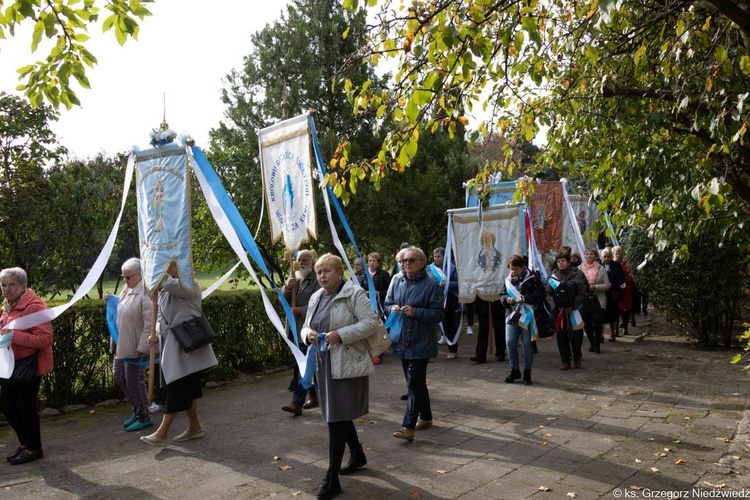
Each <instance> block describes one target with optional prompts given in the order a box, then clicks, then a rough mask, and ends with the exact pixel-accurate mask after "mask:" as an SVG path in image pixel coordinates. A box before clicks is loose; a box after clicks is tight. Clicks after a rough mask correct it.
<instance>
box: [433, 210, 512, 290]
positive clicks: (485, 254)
mask: <svg viewBox="0 0 750 500" xmlns="http://www.w3.org/2000/svg"><path fill="white" fill-rule="evenodd" d="M448 218H449V221H448V223H449V224H451V227H452V232H453V238H454V241H455V244H456V249H455V256H456V269H457V271H458V300H459V302H473V301H474V300H475V298H476V297H477V296H479V297H480V298H481V299H484V300H488V301H493V300H497V299H498V298H499V297H500V288H501V286H502V283H503V280H504V279H505V277H506V276H507V274H508V259H509V258H510V256H511V255H513V254H518V255H523V253H524V251H523V249H524V239H525V238H524V213H523V209H522V205H505V206H494V207H488V208H485V209H479V208H460V209H456V210H449V211H448Z"/></svg>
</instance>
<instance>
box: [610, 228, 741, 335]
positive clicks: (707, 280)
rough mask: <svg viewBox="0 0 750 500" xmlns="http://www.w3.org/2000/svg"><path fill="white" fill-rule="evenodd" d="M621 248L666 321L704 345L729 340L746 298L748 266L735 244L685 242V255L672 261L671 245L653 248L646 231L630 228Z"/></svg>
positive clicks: (711, 240)
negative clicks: (669, 247)
mask: <svg viewBox="0 0 750 500" xmlns="http://www.w3.org/2000/svg"><path fill="white" fill-rule="evenodd" d="M623 248H624V249H625V257H626V259H627V261H628V263H629V269H630V271H631V274H632V275H633V278H634V279H635V281H636V284H637V285H638V288H639V289H640V290H642V291H645V292H647V293H648V294H649V300H650V302H651V304H653V305H654V306H655V307H657V308H658V309H659V310H660V311H662V312H663V313H665V315H666V316H667V319H668V320H669V321H670V322H672V323H675V324H677V325H679V326H681V327H682V328H684V329H685V330H686V331H687V332H688V334H689V336H690V337H692V338H694V339H696V340H697V341H698V342H699V343H700V344H701V345H702V346H704V347H708V348H715V347H718V346H723V347H725V348H729V347H730V346H731V345H732V340H733V339H732V337H733V328H734V323H735V321H737V320H738V319H739V318H740V314H741V311H742V308H743V307H747V303H748V289H747V283H748V268H747V265H746V264H745V262H744V255H743V253H742V252H741V251H740V249H739V248H738V247H736V246H730V245H724V246H718V245H716V243H715V241H714V240H713V239H712V238H710V237H708V236H706V237H703V238H700V239H699V240H698V241H696V242H695V243H694V244H691V245H689V246H688V248H687V250H688V252H689V257H688V258H687V259H686V260H678V261H673V257H672V255H673V253H672V250H671V249H665V250H662V251H655V250H654V248H653V242H652V241H651V240H650V239H649V237H648V235H647V234H646V232H645V231H644V230H641V229H633V230H631V231H630V232H629V233H628V235H627V236H626V237H625V239H624V243H623ZM652 251H653V256H652V257H651V258H650V260H649V261H648V262H647V264H646V265H645V266H644V267H643V269H641V270H638V269H637V267H638V264H639V263H640V262H643V260H644V259H645V258H646V256H647V254H649V253H650V252H652Z"/></svg>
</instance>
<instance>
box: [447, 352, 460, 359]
mask: <svg viewBox="0 0 750 500" xmlns="http://www.w3.org/2000/svg"><path fill="white" fill-rule="evenodd" d="M456 358H458V353H457V352H449V353H448V355H447V356H446V357H445V359H456Z"/></svg>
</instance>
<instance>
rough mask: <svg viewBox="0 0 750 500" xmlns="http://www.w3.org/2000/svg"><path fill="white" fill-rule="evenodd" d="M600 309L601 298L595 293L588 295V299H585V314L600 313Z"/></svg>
mask: <svg viewBox="0 0 750 500" xmlns="http://www.w3.org/2000/svg"><path fill="white" fill-rule="evenodd" d="M600 309H601V304H600V303H599V298H598V297H597V296H596V294H595V293H594V292H589V293H587V294H586V298H585V299H583V312H587V313H593V312H599V310H600Z"/></svg>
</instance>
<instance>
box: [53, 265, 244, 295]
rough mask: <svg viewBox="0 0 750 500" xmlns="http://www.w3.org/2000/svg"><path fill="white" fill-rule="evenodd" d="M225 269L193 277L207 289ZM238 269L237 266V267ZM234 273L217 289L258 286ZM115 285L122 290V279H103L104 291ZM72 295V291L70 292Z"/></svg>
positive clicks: (111, 288) (239, 288)
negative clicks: (239, 278)
mask: <svg viewBox="0 0 750 500" xmlns="http://www.w3.org/2000/svg"><path fill="white" fill-rule="evenodd" d="M226 271H227V270H225V271H215V272H211V273H195V277H196V278H197V279H198V283H199V284H200V286H201V289H202V290H205V289H207V288H208V287H210V286H211V285H213V284H214V283H216V280H218V279H219V278H221V277H222V276H223V275H224V273H225V272H226ZM237 271H239V268H238V269H237ZM237 271H235V273H234V274H233V275H232V276H230V277H229V278H227V280H226V281H224V283H222V284H221V286H220V287H219V290H244V289H248V288H258V285H256V284H255V282H254V281H253V280H252V278H250V277H247V278H246V279H243V280H241V281H237V279H236V274H237ZM115 286H117V293H120V292H121V291H122V287H123V286H124V282H123V280H122V279H120V282H119V283H118V282H117V281H116V280H111V281H105V282H104V293H106V292H113V293H114V292H115ZM71 297H72V292H71ZM86 297H88V298H89V299H98V298H99V292H98V291H97V289H96V287H94V288H92V289H91V291H90V292H89V293H88V295H86ZM57 300H60V296H59V295H58V297H56V300H55V301H57Z"/></svg>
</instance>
